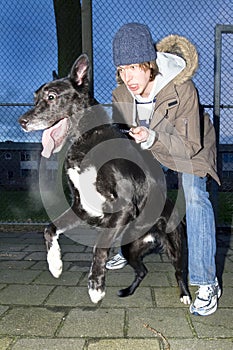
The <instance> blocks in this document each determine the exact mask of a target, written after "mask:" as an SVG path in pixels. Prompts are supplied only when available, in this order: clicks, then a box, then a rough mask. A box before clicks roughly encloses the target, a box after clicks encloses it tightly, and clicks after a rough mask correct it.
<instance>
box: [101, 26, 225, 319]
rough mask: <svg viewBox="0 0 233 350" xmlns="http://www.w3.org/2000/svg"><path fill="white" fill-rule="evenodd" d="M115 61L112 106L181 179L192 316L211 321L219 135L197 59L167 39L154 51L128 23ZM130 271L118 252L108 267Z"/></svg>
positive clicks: (178, 40)
mask: <svg viewBox="0 0 233 350" xmlns="http://www.w3.org/2000/svg"><path fill="white" fill-rule="evenodd" d="M113 60H114V64H115V66H116V68H117V81H118V87H117V88H116V89H115V90H114V91H113V103H114V105H115V106H116V108H119V109H120V110H121V113H123V114H124V119H125V121H126V123H127V124H128V125H130V126H133V127H132V128H131V132H130V135H131V136H132V137H133V138H134V139H135V141H136V142H137V143H140V144H141V147H142V148H143V149H144V150H148V152H152V154H153V156H154V157H155V158H156V159H157V160H158V161H159V162H160V163H161V164H162V165H163V166H165V167H167V168H169V169H172V170H175V171H178V172H179V173H180V174H181V177H182V187H183V191H184V197H185V203H186V222H187V237H188V255H189V256H188V261H189V280H190V284H191V285H197V286H198V287H199V289H198V292H197V296H196V299H195V300H194V302H193V303H192V304H191V305H190V312H191V313H192V314H195V315H201V316H206V315H210V314H212V313H214V312H215V311H216V309H217V302H218V298H219V297H220V295H221V291H220V287H219V285H218V280H217V278H216V265H215V253H216V237H215V220H214V213H213V209H212V205H211V203H210V200H209V194H208V192H207V191H206V181H207V177H209V176H211V177H212V178H213V179H214V180H216V181H217V182H218V183H219V179H218V176H217V174H216V164H215V158H216V146H215V132H214V129H213V126H212V124H211V122H210V120H209V117H208V115H207V114H200V107H199V101H198V95H197V91H196V88H195V86H194V83H193V82H192V80H191V79H192V77H193V75H194V73H195V71H196V70H197V67H198V55H197V51H196V49H195V47H194V46H193V45H192V44H191V43H190V42H189V41H188V40H187V39H186V38H184V37H180V36H177V35H170V36H168V37H166V38H164V39H163V40H162V41H161V42H160V43H158V44H157V45H156V49H155V46H154V43H153V41H152V37H151V33H150V31H149V29H148V27H147V26H145V25H143V24H139V23H129V24H126V25H123V26H122V27H121V28H120V29H119V31H118V32H117V33H116V35H115V37H114V40H113ZM118 105H119V107H118ZM124 105H127V108H126V110H125V111H124ZM129 105H130V106H131V107H130V108H129V107H128V106H129ZM126 264H127V261H126V260H125V259H124V257H123V256H122V255H121V253H120V252H119V254H117V255H116V256H115V257H113V259H112V260H110V261H109V262H108V263H107V265H106V267H107V268H108V269H117V268H122V267H124V266H125V265H126Z"/></svg>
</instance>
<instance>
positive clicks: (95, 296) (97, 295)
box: [88, 288, 105, 304]
mask: <svg viewBox="0 0 233 350" xmlns="http://www.w3.org/2000/svg"><path fill="white" fill-rule="evenodd" d="M88 293H89V296H90V298H91V301H92V302H93V303H94V304H97V303H98V302H99V301H100V300H102V299H103V298H104V296H105V291H103V292H101V291H100V290H96V289H92V288H90V289H89V290H88Z"/></svg>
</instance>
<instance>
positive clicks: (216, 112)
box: [211, 24, 222, 225]
mask: <svg viewBox="0 0 233 350" xmlns="http://www.w3.org/2000/svg"><path fill="white" fill-rule="evenodd" d="M221 51H222V33H221V30H220V27H219V25H218V24H217V25H216V27H215V54H214V109H213V124H214V128H215V133H216V149H217V172H218V175H219V176H220V179H221V159H220V156H221V155H220V152H219V142H220V138H219V135H220V96H221ZM211 192H212V203H213V208H214V212H215V218H216V224H217V225H218V212H219V191H218V185H217V183H216V182H215V181H212V188H211Z"/></svg>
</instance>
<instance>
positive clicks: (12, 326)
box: [0, 307, 64, 337]
mask: <svg viewBox="0 0 233 350" xmlns="http://www.w3.org/2000/svg"><path fill="white" fill-rule="evenodd" d="M63 317H64V313H63V312H60V311H55V310H53V311H52V310H47V309H45V308H38V307H34V308H33V307H28V308H24V307H15V308H14V309H12V310H9V312H8V313H7V314H6V315H5V316H4V317H2V319H0V334H3V335H5V334H8V335H15V336H43V337H52V336H54V333H55V332H56V330H57V328H58V326H59V325H60V323H61V320H62V319H63Z"/></svg>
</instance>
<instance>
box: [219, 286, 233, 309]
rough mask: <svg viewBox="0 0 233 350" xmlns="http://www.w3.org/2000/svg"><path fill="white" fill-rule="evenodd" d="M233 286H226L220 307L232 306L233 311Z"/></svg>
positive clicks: (220, 300)
mask: <svg viewBox="0 0 233 350" xmlns="http://www.w3.org/2000/svg"><path fill="white" fill-rule="evenodd" d="M232 296H233V287H232V288H231V287H224V288H223V293H222V296H221V298H220V299H219V307H220V308H222V307H227V308H229V307H231V308H232V312H233V298H232Z"/></svg>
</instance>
